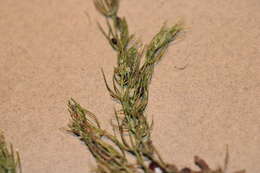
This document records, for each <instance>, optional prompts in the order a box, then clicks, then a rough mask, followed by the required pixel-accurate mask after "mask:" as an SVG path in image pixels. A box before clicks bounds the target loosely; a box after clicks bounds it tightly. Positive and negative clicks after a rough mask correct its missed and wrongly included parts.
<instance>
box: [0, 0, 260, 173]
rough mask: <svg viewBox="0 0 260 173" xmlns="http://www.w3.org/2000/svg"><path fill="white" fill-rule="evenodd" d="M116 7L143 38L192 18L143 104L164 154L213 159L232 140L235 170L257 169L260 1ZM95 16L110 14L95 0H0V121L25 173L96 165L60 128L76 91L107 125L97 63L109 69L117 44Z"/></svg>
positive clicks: (172, 1) (253, 172)
mask: <svg viewBox="0 0 260 173" xmlns="http://www.w3.org/2000/svg"><path fill="white" fill-rule="evenodd" d="M120 15H121V16H126V17H127V19H128V22H129V26H130V31H131V32H133V33H136V35H137V38H138V39H140V40H142V41H144V42H145V43H147V42H148V41H149V40H150V39H151V37H152V36H153V35H154V34H155V33H156V32H157V31H158V30H159V29H160V27H161V25H162V23H163V22H164V21H167V22H168V24H174V23H175V22H176V21H178V20H179V19H182V20H183V21H185V25H186V26H187V28H188V30H187V32H186V33H185V35H183V36H182V37H181V39H179V40H178V41H177V42H176V43H175V44H172V46H171V47H170V48H169V51H168V52H167V54H166V56H165V57H164V58H163V60H162V61H161V62H160V63H159V64H158V66H157V67H156V70H155V74H154V78H153V80H152V84H151V88H150V101H149V107H148V110H147V114H149V115H150V116H153V117H154V120H155V128H154V132H153V139H154V143H155V145H156V146H157V147H158V148H159V150H160V152H161V153H162V155H163V158H165V160H167V161H169V162H172V163H176V164H177V165H179V166H180V167H182V166H185V165H188V166H191V165H193V164H192V162H193V156H194V155H200V156H201V157H203V158H205V159H206V160H207V161H208V162H209V164H210V165H211V166H212V167H215V166H218V165H221V164H222V163H223V158H224V155H225V145H226V144H228V145H229V147H230V171H234V170H237V169H242V168H246V169H247V171H248V173H257V172H260V164H259V163H260V148H259V147H260V135H259V132H260V116H259V113H260V51H259V46H260V1H259V0H247V1H245V0H213V1H207V0H186V1H183V0H142V1H140V0H129V1H127V0H122V3H121V8H120ZM97 21H100V22H101V23H102V24H104V20H103V18H102V17H101V16H100V15H99V14H98V13H97V11H96V10H95V8H94V6H93V4H92V1H91V0H62V1H59V0H27V1H21V0H5V1H4V0H1V2H0V118H1V121H0V128H1V129H2V130H3V131H4V132H5V136H6V138H7V140H8V141H10V142H12V143H13V144H14V146H15V148H17V149H18V150H19V151H20V154H21V157H22V165H23V170H24V173H35V172H37V173H46V172H50V173H72V172H73V173H82V172H89V170H90V169H91V168H93V166H94V165H95V162H94V160H93V158H92V157H91V155H90V154H89V152H88V151H87V149H86V147H85V146H84V145H83V144H81V143H80V142H79V141H78V139H77V138H75V137H73V136H70V135H68V134H66V133H64V132H63V131H61V130H59V129H60V128H61V127H65V126H66V125H67V123H68V121H69V114H68V112H67V110H66V109H67V108H66V102H67V100H68V99H69V98H70V97H73V98H75V99H76V100H77V101H78V102H80V103H81V104H82V105H84V106H85V107H86V108H88V109H89V110H91V111H92V112H94V113H95V114H96V115H97V116H98V117H99V119H100V120H101V122H102V124H103V126H104V127H105V128H108V127H109V123H108V121H109V120H110V119H111V117H112V116H113V109H112V107H113V105H114V103H113V102H112V101H111V99H110V96H109V95H108V93H107V91H106V88H105V86H104V83H103V79H102V76H101V72H100V68H101V67H103V68H104V71H105V72H106V74H107V76H108V78H109V79H110V78H111V75H112V69H113V66H114V65H115V63H116V59H115V53H114V52H113V51H112V49H111V48H110V47H109V45H108V44H107V42H106V41H105V39H104V38H103V36H102V34H101V33H100V32H99V30H98V29H97V26H96V22H97ZM185 65H187V66H186V68H185V69H184V70H178V68H179V67H184V66H185ZM192 167H194V166H192Z"/></svg>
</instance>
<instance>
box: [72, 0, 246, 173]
mask: <svg viewBox="0 0 260 173" xmlns="http://www.w3.org/2000/svg"><path fill="white" fill-rule="evenodd" d="M94 4H95V7H96V9H97V10H98V11H99V12H100V13H101V14H102V15H103V16H104V18H105V20H106V28H104V27H102V26H101V25H100V24H98V27H99V29H100V31H101V32H102V33H103V35H104V37H105V38H106V40H107V41H108V43H109V44H110V46H111V47H112V49H113V50H114V51H115V52H116V53H117V66H116V67H114V73H113V77H112V86H109V84H108V82H107V78H106V75H105V73H104V71H103V70H101V73H102V75H103V78H104V83H105V86H106V88H107V90H108V92H109V94H110V96H111V97H112V98H113V100H114V101H116V103H117V104H119V107H120V108H118V109H114V114H115V115H114V116H115V122H114V123H112V124H111V125H112V127H113V132H114V133H110V132H108V131H107V130H104V129H103V128H102V127H101V124H100V122H99V120H98V118H97V117H96V116H95V114H93V113H92V112H90V111H89V110H87V109H85V108H84V107H82V106H81V105H80V104H79V103H77V102H76V101H75V100H74V99H71V100H69V101H68V109H69V112H70V116H71V120H70V123H69V125H68V126H69V131H70V132H72V133H73V134H75V135H76V136H78V137H79V138H80V140H81V141H83V142H84V143H85V145H86V146H87V147H88V149H89V151H90V153H91V154H92V155H93V157H94V158H95V160H96V163H97V166H96V168H95V170H94V171H95V172H96V173H137V172H145V173H154V172H156V173H157V172H158V171H160V172H163V173H226V172H227V165H228V151H227V152H226V157H225V160H224V166H223V167H219V168H217V169H211V168H210V167H209V166H208V164H207V163H206V162H205V161H204V160H203V159H201V158H200V157H198V156H195V157H194V163H195V165H196V166H197V167H198V168H199V171H194V170H192V169H190V168H188V167H185V168H182V169H179V168H178V167H177V165H175V164H169V163H167V162H166V161H165V160H164V159H163V158H162V157H161V154H159V151H158V150H157V149H156V147H155V146H154V145H153V142H152V139H151V133H152V128H153V122H148V119H147V115H146V114H145V109H146V107H147V104H148V98H149V85H150V82H151V79H152V75H153V72H154V67H155V65H156V63H157V62H158V61H159V60H160V59H161V58H162V56H163V55H164V54H165V52H166V50H167V48H168V47H169V45H170V43H172V42H173V41H174V40H175V39H176V37H178V35H179V34H180V33H181V32H182V31H183V30H184V27H183V26H182V25H181V24H180V23H177V24H175V25H173V26H167V25H163V26H162V27H161V29H160V31H159V32H158V33H157V34H156V35H155V36H154V37H153V38H152V40H151V41H150V43H149V44H147V45H143V44H141V43H140V42H137V41H135V37H134V35H133V34H130V33H129V29H128V24H127V21H126V19H125V18H124V17H119V16H118V9H119V0H94ZM130 156H132V157H130ZM238 172H239V173H244V172H245V171H238ZM238 172H237V173H238Z"/></svg>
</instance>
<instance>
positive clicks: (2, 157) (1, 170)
mask: <svg viewBox="0 0 260 173" xmlns="http://www.w3.org/2000/svg"><path fill="white" fill-rule="evenodd" d="M21 172H22V169H21V162H20V156H19V154H18V152H15V151H14V149H13V146H12V145H11V144H10V147H9V146H8V144H7V143H6V141H5V137H4V135H3V132H2V131H0V173H21Z"/></svg>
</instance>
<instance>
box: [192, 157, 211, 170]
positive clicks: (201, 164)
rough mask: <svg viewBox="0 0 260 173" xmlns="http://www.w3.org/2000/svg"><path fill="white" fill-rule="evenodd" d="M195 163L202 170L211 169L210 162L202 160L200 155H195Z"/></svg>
mask: <svg viewBox="0 0 260 173" xmlns="http://www.w3.org/2000/svg"><path fill="white" fill-rule="evenodd" d="M194 163H195V165H197V166H198V167H199V168H200V169H201V170H202V171H209V170H210V168H209V166H208V164H207V163H206V162H205V161H204V160H202V159H201V158H200V157H198V156H195V157H194Z"/></svg>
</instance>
